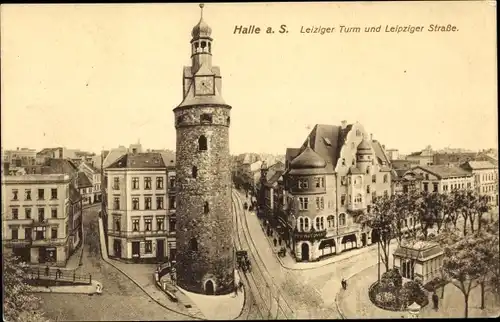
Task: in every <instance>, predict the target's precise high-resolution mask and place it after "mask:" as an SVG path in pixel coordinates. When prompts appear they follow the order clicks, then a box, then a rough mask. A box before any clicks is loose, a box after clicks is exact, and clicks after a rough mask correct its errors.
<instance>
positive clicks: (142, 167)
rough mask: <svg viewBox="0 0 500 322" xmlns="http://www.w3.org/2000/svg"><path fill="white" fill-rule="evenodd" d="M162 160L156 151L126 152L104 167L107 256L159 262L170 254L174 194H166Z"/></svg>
mask: <svg viewBox="0 0 500 322" xmlns="http://www.w3.org/2000/svg"><path fill="white" fill-rule="evenodd" d="M165 163H166V162H165V160H164V158H163V157H162V155H161V154H160V153H135V154H134V153H128V154H125V155H123V156H122V157H121V158H119V159H118V160H116V161H115V162H114V163H112V164H111V165H110V166H109V167H107V168H106V169H105V170H104V171H105V173H106V177H107V188H106V190H107V194H106V196H107V202H106V203H105V204H106V205H107V209H106V214H107V216H105V219H106V220H107V224H106V227H107V228H106V232H107V238H108V255H109V257H111V258H119V259H123V260H125V261H131V262H155V263H163V262H164V261H165V260H166V258H167V257H171V256H172V252H171V249H175V194H174V196H173V197H169V196H171V193H172V192H170V194H169V186H168V185H167V173H168V171H169V170H168V169H167V166H166V164H165ZM170 170H171V169H170ZM170 173H172V172H170ZM173 175H174V176H175V173H173ZM174 192H175V190H174ZM169 247H170V249H169ZM173 252H174V256H175V251H173Z"/></svg>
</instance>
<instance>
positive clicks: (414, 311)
mask: <svg viewBox="0 0 500 322" xmlns="http://www.w3.org/2000/svg"><path fill="white" fill-rule="evenodd" d="M420 309H421V306H420V305H418V304H417V303H416V302H413V304H411V305H410V306H408V313H410V317H411V318H415V319H416V318H418V314H419V313H420Z"/></svg>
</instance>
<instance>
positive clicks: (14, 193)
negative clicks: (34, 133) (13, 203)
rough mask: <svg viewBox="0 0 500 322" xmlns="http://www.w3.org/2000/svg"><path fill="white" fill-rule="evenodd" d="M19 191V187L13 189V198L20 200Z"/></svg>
mask: <svg viewBox="0 0 500 322" xmlns="http://www.w3.org/2000/svg"><path fill="white" fill-rule="evenodd" d="M18 193H19V191H18V190H17V189H14V190H12V200H18V199H17V195H18Z"/></svg>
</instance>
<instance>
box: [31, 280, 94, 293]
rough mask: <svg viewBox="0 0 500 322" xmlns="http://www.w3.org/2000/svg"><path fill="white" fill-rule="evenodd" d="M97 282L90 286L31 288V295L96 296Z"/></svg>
mask: <svg viewBox="0 0 500 322" xmlns="http://www.w3.org/2000/svg"><path fill="white" fill-rule="evenodd" d="M97 284H100V285H102V283H101V282H99V281H92V284H91V285H68V286H49V287H45V286H32V287H31V291H32V292H33V293H65V294H96V293H97V292H96V290H97Z"/></svg>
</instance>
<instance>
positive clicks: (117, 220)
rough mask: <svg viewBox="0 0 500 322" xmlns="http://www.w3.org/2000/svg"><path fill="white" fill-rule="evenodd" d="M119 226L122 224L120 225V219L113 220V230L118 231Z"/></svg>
mask: <svg viewBox="0 0 500 322" xmlns="http://www.w3.org/2000/svg"><path fill="white" fill-rule="evenodd" d="M121 224H122V223H121V220H120V218H116V219H115V230H116V231H120V230H121Z"/></svg>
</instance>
